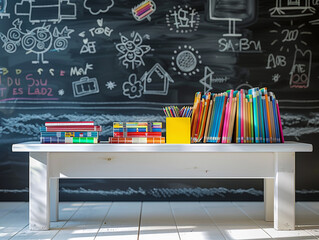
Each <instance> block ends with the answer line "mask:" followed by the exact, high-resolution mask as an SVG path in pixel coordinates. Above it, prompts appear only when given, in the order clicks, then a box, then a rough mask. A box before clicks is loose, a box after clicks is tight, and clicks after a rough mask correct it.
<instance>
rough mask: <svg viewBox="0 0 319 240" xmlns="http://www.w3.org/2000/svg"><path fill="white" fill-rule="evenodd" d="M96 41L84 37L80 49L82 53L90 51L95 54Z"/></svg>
mask: <svg viewBox="0 0 319 240" xmlns="http://www.w3.org/2000/svg"><path fill="white" fill-rule="evenodd" d="M95 44H96V42H95V41H89V39H87V38H85V39H83V45H82V47H81V50H80V54H83V53H89V54H94V53H96V45H95Z"/></svg>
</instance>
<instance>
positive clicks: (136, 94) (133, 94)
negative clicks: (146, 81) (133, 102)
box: [122, 73, 143, 99]
mask: <svg viewBox="0 0 319 240" xmlns="http://www.w3.org/2000/svg"><path fill="white" fill-rule="evenodd" d="M122 89H123V95H124V96H127V97H128V98H129V99H134V98H140V97H142V92H143V85H142V82H141V81H140V80H137V76H136V74H134V73H133V74H131V75H130V76H129V79H128V81H127V82H124V83H123V86H122Z"/></svg>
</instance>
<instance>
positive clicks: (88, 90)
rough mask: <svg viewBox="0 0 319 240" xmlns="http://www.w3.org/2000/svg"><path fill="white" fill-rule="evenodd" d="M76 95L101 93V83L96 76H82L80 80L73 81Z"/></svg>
mask: <svg viewBox="0 0 319 240" xmlns="http://www.w3.org/2000/svg"><path fill="white" fill-rule="evenodd" d="M72 88H73V95H74V97H83V96H87V95H91V94H95V93H99V92H100V90H99V85H98V82H97V79H96V78H89V77H82V78H81V79H80V80H79V81H75V82H72Z"/></svg>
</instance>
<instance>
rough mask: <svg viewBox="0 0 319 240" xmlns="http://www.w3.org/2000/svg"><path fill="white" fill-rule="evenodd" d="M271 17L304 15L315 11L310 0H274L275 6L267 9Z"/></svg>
mask: <svg viewBox="0 0 319 240" xmlns="http://www.w3.org/2000/svg"><path fill="white" fill-rule="evenodd" d="M269 12H270V16H271V17H283V18H285V17H288V18H290V17H304V16H309V15H313V14H315V13H316V9H315V8H314V7H312V6H311V5H310V0H304V1H301V0H288V1H283V0H276V6H275V7H274V8H271V9H269Z"/></svg>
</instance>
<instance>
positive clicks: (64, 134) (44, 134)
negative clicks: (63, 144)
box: [41, 132, 99, 138]
mask: <svg viewBox="0 0 319 240" xmlns="http://www.w3.org/2000/svg"><path fill="white" fill-rule="evenodd" d="M98 136H99V133H98V132H41V137H58V138H65V137H98Z"/></svg>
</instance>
